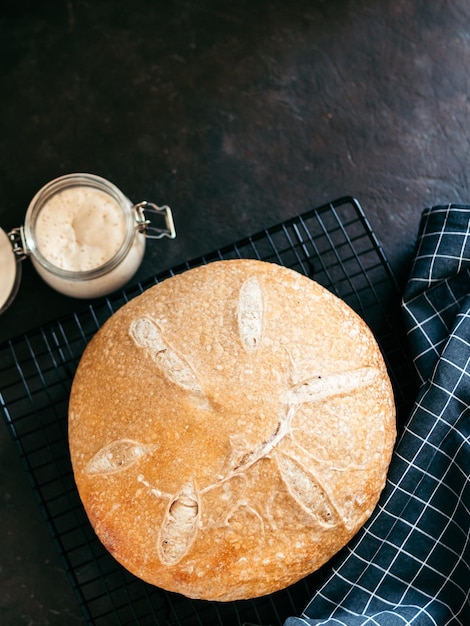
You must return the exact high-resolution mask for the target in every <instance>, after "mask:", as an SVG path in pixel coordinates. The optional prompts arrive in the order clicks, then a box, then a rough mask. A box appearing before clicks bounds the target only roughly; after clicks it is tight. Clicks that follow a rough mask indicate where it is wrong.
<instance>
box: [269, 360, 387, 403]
mask: <svg viewBox="0 0 470 626" xmlns="http://www.w3.org/2000/svg"><path fill="white" fill-rule="evenodd" d="M379 375H380V371H379V370H378V369H376V368H375V367H360V368H358V369H355V370H350V371H346V372H341V373H340V374H329V375H327V376H318V375H317V376H313V377H312V378H308V379H306V380H303V381H301V382H299V383H297V384H295V385H293V386H292V387H290V388H289V389H286V390H285V391H284V392H283V393H282V394H281V401H282V402H284V403H285V404H288V405H295V404H305V403H309V402H318V401H319V400H324V399H325V398H329V397H332V396H339V395H344V394H348V393H351V392H353V391H355V390H357V389H361V388H363V387H369V386H370V385H371V384H372V383H373V382H374V380H375V379H376V378H377V377H378V376H379Z"/></svg>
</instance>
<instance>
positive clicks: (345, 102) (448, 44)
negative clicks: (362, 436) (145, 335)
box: [0, 0, 470, 625]
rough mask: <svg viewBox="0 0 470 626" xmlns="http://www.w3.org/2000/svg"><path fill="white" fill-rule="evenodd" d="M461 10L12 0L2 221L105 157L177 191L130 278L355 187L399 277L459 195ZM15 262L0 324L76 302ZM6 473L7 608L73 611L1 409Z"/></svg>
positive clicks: (164, 199) (400, 1)
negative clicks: (9, 301)
mask: <svg viewBox="0 0 470 626" xmlns="http://www.w3.org/2000/svg"><path fill="white" fill-rule="evenodd" d="M469 26H470V6H469V4H468V2H466V0H453V1H452V2H450V1H447V0H443V1H442V2H438V3H429V2H426V1H425V0H417V1H416V2H405V1H404V0H396V1H395V2H393V3H390V2H386V1H385V0H356V1H353V0H330V1H323V0H317V1H316V2H312V1H311V0H290V1H289V2H285V1H284V2H281V1H280V0H269V1H268V0H256V2H254V1H253V0H239V1H237V2H235V1H234V0H217V1H216V0H193V1H192V0H186V1H183V0H181V1H173V2H155V1H153V0H132V2H131V1H130V0H113V1H112V2H111V1H110V0H100V2H95V1H94V0H61V1H59V0H51V1H49V2H34V1H32V0H31V1H29V2H27V1H25V0H5V1H4V2H2V3H1V5H0V93H1V100H0V226H2V227H3V228H4V229H5V230H9V229H11V228H13V227H15V226H19V225H21V224H22V223H23V219H24V215H25V212H26V208H27V206H28V204H29V202H30V200H31V198H32V197H33V195H34V194H35V192H36V191H37V190H38V189H39V188H40V187H42V186H43V185H44V184H45V183H46V182H48V181H49V180H51V179H53V178H55V177H57V176H60V175H62V174H65V173H70V172H77V171H86V172H93V173H96V174H100V175H102V176H104V177H106V178H108V179H110V180H112V181H113V182H114V183H116V184H117V185H118V186H119V187H120V188H121V189H122V190H123V191H124V192H125V193H126V194H127V195H128V196H129V197H130V198H131V199H132V200H134V201H139V200H142V199H148V200H153V201H155V202H157V203H160V204H163V203H168V204H169V205H170V206H171V207H172V208H173V211H174V216H175V221H176V226H177V230H178V237H177V239H176V240H175V241H164V242H161V243H158V242H151V243H150V244H149V245H148V249H147V253H146V257H145V260H144V263H143V265H142V267H141V269H140V270H139V272H138V275H137V276H136V279H139V280H140V279H143V278H145V277H147V276H150V275H152V274H153V273H157V272H159V271H161V270H163V269H166V268H168V267H171V266H173V265H175V264H178V263H180V262H182V261H185V260H187V259H191V258H193V257H196V256H199V255H200V254H203V253H205V252H210V251H211V250H213V249H215V248H218V247H221V246H223V245H225V244H228V243H231V242H233V241H235V240H237V239H239V238H241V237H244V236H245V235H248V234H251V233H254V232H257V231H258V230H260V229H261V228H264V227H267V226H270V225H272V224H275V223H278V222H281V221H283V220H285V219H287V218H289V217H292V216H294V215H297V214H299V213H302V212H303V211H305V210H307V209H308V208H311V207H313V206H317V205H321V204H323V203H324V202H326V201H328V200H332V199H334V198H337V197H340V196H343V195H345V194H350V195H354V196H355V197H357V198H358V199H359V201H360V202H361V204H362V206H363V208H364V210H365V212H366V214H367V217H368V219H369V221H370V223H371V225H372V226H373V228H374V231H375V233H376V235H377V237H378V239H379V240H380V242H381V243H382V245H383V247H384V250H385V253H386V255H387V256H388V258H389V260H390V262H391V264H392V268H393V270H394V272H395V274H396V275H397V277H398V278H399V280H400V282H403V281H404V280H405V278H406V275H407V272H408V268H409V263H410V259H411V257H412V251H413V246H414V242H415V237H416V232H417V227H418V223H419V217H420V213H421V211H422V209H423V208H425V207H426V206H428V205H433V204H441V203H447V202H462V203H465V202H467V201H468V192H469V171H470V167H469V166H470V145H469V143H470V124H469V123H468V121H469V113H470V101H469V94H470V78H469V76H470V74H469V72H468V68H469V67H470V39H469V35H468V32H469ZM23 270H24V276H23V280H22V284H21V288H20V292H19V295H18V297H17V299H16V300H15V302H14V304H13V305H12V306H11V308H10V309H9V310H8V311H7V312H6V313H5V314H4V315H3V316H2V317H1V318H0V343H1V342H3V341H5V340H7V339H8V338H11V337H13V336H15V335H18V334H21V333H23V332H25V331H27V330H28V329H31V328H34V327H36V326H38V325H41V324H43V323H45V322H47V321H48V320H51V319H54V318H55V317H57V316H62V315H63V314H66V313H69V312H71V311H73V310H75V308H76V307H77V306H78V304H77V302H76V301H73V300H71V299H69V298H66V297H64V296H61V295H59V294H57V293H55V292H53V291H52V290H51V289H50V288H49V287H47V286H46V285H45V284H44V283H42V282H41V281H40V280H39V278H38V276H37V275H36V274H35V272H34V271H33V269H32V267H31V264H30V262H29V261H28V260H27V261H25V262H24V263H23ZM0 271H1V268H0ZM0 385H1V381H0ZM0 485H1V489H0V507H1V515H0V524H1V532H0V536H1V540H0V623H2V624H41V625H46V624H65V623H66V624H74V623H80V622H79V617H78V616H79V611H78V608H77V606H76V603H75V599H74V597H73V595H72V593H71V591H70V590H69V587H68V583H67V581H66V580H65V577H64V575H62V574H61V573H58V572H61V569H60V563H59V560H58V557H57V556H56V554H55V550H54V547H53V546H52V542H51V541H50V540H49V537H48V535H47V532H46V530H45V529H44V524H43V522H42V519H41V517H40V515H39V512H38V510H37V506H36V504H35V502H34V499H33V496H32V494H31V490H30V489H29V485H28V484H27V482H26V478H25V477H24V475H23V473H22V468H21V466H20V463H19V460H18V459H17V456H16V452H15V450H14V449H13V447H12V444H11V442H10V441H9V438H8V434H7V432H6V429H5V427H4V425H3V424H2V425H1V427H0Z"/></svg>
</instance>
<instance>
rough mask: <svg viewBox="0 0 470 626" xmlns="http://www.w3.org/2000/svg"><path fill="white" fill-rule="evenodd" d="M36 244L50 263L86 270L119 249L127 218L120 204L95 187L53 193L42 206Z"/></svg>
mask: <svg viewBox="0 0 470 626" xmlns="http://www.w3.org/2000/svg"><path fill="white" fill-rule="evenodd" d="M35 235H36V245H37V247H38V250H39V252H40V253H41V254H42V255H43V256H44V258H46V259H47V260H48V261H49V262H50V263H52V264H53V265H56V266H57V267H60V268H61V269H63V270H69V271H72V272H85V271H87V270H93V269H95V268H97V267H99V266H100V265H104V264H105V263H106V262H107V261H109V259H112V258H113V256H114V255H115V254H116V253H117V252H118V250H119V249H120V247H121V245H122V242H123V241H124V238H125V235H126V220H125V216H124V214H123V212H122V210H121V208H120V206H119V204H118V203H117V202H116V200H114V198H111V196H109V195H108V194H107V193H105V192H103V191H101V190H100V189H95V188H93V187H70V188H67V189H63V190H62V191H59V192H57V193H56V194H55V195H53V196H52V197H51V198H50V199H49V200H48V201H47V202H46V204H44V206H43V207H42V209H41V212H40V213H39V215H38V218H37V221H36V226H35Z"/></svg>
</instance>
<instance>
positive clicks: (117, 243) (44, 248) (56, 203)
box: [8, 173, 176, 298]
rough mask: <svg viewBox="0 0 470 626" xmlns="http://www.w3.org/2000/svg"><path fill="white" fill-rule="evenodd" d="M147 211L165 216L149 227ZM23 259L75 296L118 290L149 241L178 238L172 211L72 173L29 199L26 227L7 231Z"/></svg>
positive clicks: (59, 288) (101, 180) (89, 176)
mask: <svg viewBox="0 0 470 626" xmlns="http://www.w3.org/2000/svg"><path fill="white" fill-rule="evenodd" d="M147 213H153V214H155V215H159V216H162V217H163V218H164V221H165V228H157V227H154V226H151V222H150V220H149V219H148V217H147ZM8 236H9V239H10V241H11V243H12V247H13V252H14V253H15V255H16V256H17V258H19V259H20V260H23V259H24V258H28V257H29V258H30V259H31V261H32V264H33V266H34V268H35V269H36V271H37V273H38V274H39V275H40V276H41V278H42V279H43V280H44V281H45V282H46V283H48V284H49V285H50V286H51V287H53V288H54V289H56V290H57V291H59V292H61V293H63V294H65V295H68V296H72V297H74V298H96V297H100V296H104V295H107V294H109V293H111V292H113V291H116V290H117V289H119V288H120V287H122V286H123V285H124V284H125V283H127V282H128V281H129V280H130V279H131V278H132V276H133V275H134V274H135V272H136V271H137V269H138V268H139V266H140V264H141V261H142V258H143V255H144V252H145V247H146V239H149V238H150V239H160V238H162V237H169V238H170V239H174V238H175V236H176V232H175V228H174V224H173V217H172V213H171V209H170V208H169V207H168V206H163V207H159V206H157V205H155V204H153V203H150V202H140V203H138V204H133V203H132V202H131V201H130V200H129V198H127V197H126V196H125V195H124V194H123V193H122V192H121V191H120V189H118V188H117V187H116V186H115V185H114V184H113V183H111V182H109V181H108V180H106V179H104V178H101V177H100V176H96V175H94V174H84V173H78V174H68V175H65V176H61V177H59V178H56V179H54V180H52V181H50V182H49V183H47V184H46V185H45V186H44V187H42V188H41V189H40V190H39V191H38V192H37V193H36V195H35V196H34V198H33V199H32V200H31V203H30V205H29V207H28V209H27V212H26V217H25V223H24V226H21V227H20V228H16V229H14V230H12V231H10V233H8Z"/></svg>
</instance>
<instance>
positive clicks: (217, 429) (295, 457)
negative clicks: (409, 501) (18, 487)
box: [69, 260, 395, 601]
mask: <svg viewBox="0 0 470 626" xmlns="http://www.w3.org/2000/svg"><path fill="white" fill-rule="evenodd" d="M69 439H70V452H71V458H72V463H73V469H74V474H75V479H76V483H77V486H78V489H79V493H80V496H81V498H82V501H83V503H84V506H85V508H86V511H87V513H88V516H89V518H90V521H91V523H92V525H93V526H94V528H95V530H96V532H97V534H98V536H99V537H100V539H101V541H102V542H103V544H104V545H105V546H106V547H107V549H108V550H109V551H110V552H111V553H112V554H113V555H114V556H115V558H116V559H117V560H118V561H120V562H121V563H122V564H123V565H124V566H125V567H126V568H128V569H129V570H130V571H131V572H133V573H134V574H135V575H137V576H139V577H141V578H143V579H144V580H146V581H148V582H150V583H152V584H155V585H157V586H159V587H162V588H165V589H167V590H170V591H176V592H179V593H182V594H184V595H187V596H189V597H192V598H204V599H215V600H221V601H227V600H234V599H240V598H249V597H255V596H259V595H264V594H267V593H272V592H274V591H276V590H278V589H281V588H283V587H286V586H288V585H290V584H292V583H294V582H295V581H297V580H298V579H300V578H302V577H304V576H306V575H307V574H309V573H310V572H312V571H314V570H315V569H317V568H318V567H320V566H321V565H322V564H323V563H324V562H325V561H327V560H328V559H329V558H330V557H331V556H333V554H335V553H336V552H337V551H338V550H339V549H340V548H341V547H343V546H344V545H345V544H346V543H347V542H348V541H349V539H350V538H351V537H352V536H353V535H354V534H355V533H356V532H357V530H358V529H359V528H360V526H361V525H362V524H363V523H364V522H365V520H366V519H367V518H368V517H369V516H370V514H371V512H372V510H373V509H374V507H375V505H376V503H377V500H378V497H379V494H380V492H381V490H382V488H383V486H384V482H385V476H386V472H387V469H388V465H389V461H390V457H391V453H392V447H393V444H394V441H395V411H394V402H393V396H392V390H391V385H390V381H389V378H388V375H387V372H386V368H385V365H384V362H383V359H382V356H381V354H380V351H379V349H378V347H377V344H376V342H375V340H374V338H373V336H372V334H371V332H370V330H369V329H368V328H367V326H366V325H365V323H364V322H363V321H362V320H361V319H360V318H359V317H358V316H357V315H356V314H355V313H354V312H353V311H352V310H351V309H350V308H349V307H347V306H346V305H345V303H344V302H342V301H341V300H339V299H338V298H336V297H335V296H333V295H332V294H331V293H329V292H328V291H327V290H325V289H323V288H322V287H320V286H319V285H318V284H317V283H315V282H313V281H312V280H310V279H308V278H306V277H304V276H302V275H300V274H298V273H296V272H293V271H292V270H288V269H286V268H283V267H281V266H278V265H274V264H270V263H264V262H261V261H251V260H233V261H218V262H215V263H211V264H209V265H207V266H203V267H200V268H197V269H193V270H190V271H187V272H185V273H184V274H181V275H178V276H175V277H172V278H170V279H167V280H165V281H163V282H162V283H160V284H158V285H156V286H155V287H153V288H151V289H149V290H148V291H146V292H145V293H144V294H142V295H141V296H139V297H137V298H135V299H134V300H133V301H131V302H130V303H129V304H127V305H125V306H124V307H122V308H121V309H120V310H119V311H118V312H117V313H115V314H114V315H113V316H112V317H111V319H110V320H108V322H106V324H104V326H103V327H102V329H101V330H100V331H99V332H98V333H97V334H96V336H95V337H94V338H93V340H92V341H91V342H90V344H89V345H88V347H87V349H86V350H85V352H84V354H83V357H82V360H81V362H80V364H79V367H78V369H77V372H76V376H75V379H74V383H73V387H72V393H71V398H70V409H69Z"/></svg>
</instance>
